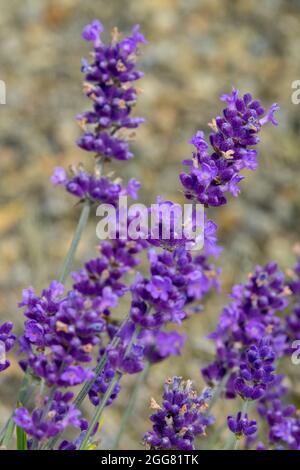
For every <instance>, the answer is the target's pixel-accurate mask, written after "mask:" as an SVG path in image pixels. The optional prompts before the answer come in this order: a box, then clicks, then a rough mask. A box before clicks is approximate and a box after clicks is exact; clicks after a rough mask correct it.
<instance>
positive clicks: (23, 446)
mask: <svg viewBox="0 0 300 470" xmlns="http://www.w3.org/2000/svg"><path fill="white" fill-rule="evenodd" d="M20 407H22V403H20V402H18V404H17V408H20ZM16 435H17V450H27V435H26V432H25V431H24V429H23V428H21V427H20V426H16Z"/></svg>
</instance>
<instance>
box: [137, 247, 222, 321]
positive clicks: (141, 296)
mask: <svg viewBox="0 0 300 470" xmlns="http://www.w3.org/2000/svg"><path fill="white" fill-rule="evenodd" d="M149 261H150V270H151V277H150V278H149V279H146V278H144V277H143V276H141V275H140V274H139V273H138V274H137V275H136V279H135V283H134V284H133V285H132V287H131V292H132V306H131V318H132V320H133V321H134V322H135V323H137V324H140V325H141V326H143V327H146V328H149V327H151V328H154V327H160V326H162V325H164V324H165V323H167V322H172V323H181V322H182V320H184V319H185V318H187V316H188V313H187V311H186V309H185V307H187V306H188V305H189V304H191V303H192V302H193V301H195V300H200V299H202V298H203V296H204V294H206V293H207V292H208V291H209V290H210V289H211V288H213V287H217V284H216V278H217V272H216V271H215V270H214V269H213V268H212V266H211V265H209V264H208V263H207V258H206V257H205V256H196V257H195V258H193V257H192V255H191V253H189V252H187V251H186V250H185V249H184V248H180V249H176V250H175V251H173V252H167V251H163V252H162V253H160V254H157V253H156V252H155V251H154V250H150V251H149Z"/></svg>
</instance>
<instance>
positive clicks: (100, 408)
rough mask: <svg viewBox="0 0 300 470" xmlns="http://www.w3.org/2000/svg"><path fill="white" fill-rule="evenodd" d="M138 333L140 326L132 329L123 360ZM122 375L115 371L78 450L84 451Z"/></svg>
mask: <svg viewBox="0 0 300 470" xmlns="http://www.w3.org/2000/svg"><path fill="white" fill-rule="evenodd" d="M140 331H141V326H140V325H139V326H137V327H136V328H135V329H134V331H133V333H132V336H131V339H130V341H129V343H128V345H127V347H126V351H125V354H124V358H126V357H127V355H128V354H129V353H130V351H131V348H132V346H133V343H134V341H135V339H136V338H137V336H138V335H139V332H140ZM122 375H123V374H122V372H120V371H117V372H116V374H115V376H114V378H113V379H112V381H111V383H110V385H109V387H108V389H107V390H106V393H105V394H104V396H103V398H102V400H101V402H100V403H99V405H98V407H97V409H96V413H95V414H94V416H93V417H92V420H91V422H90V425H89V428H88V430H87V432H86V434H85V436H84V438H83V440H82V443H81V445H80V447H79V450H84V449H85V448H86V445H87V443H88V440H89V437H90V435H91V433H92V432H93V430H94V428H95V426H96V424H97V423H98V422H99V419H100V418H101V416H102V413H103V410H104V408H105V406H106V404H107V402H108V400H109V398H110V396H111V393H112V391H113V389H114V387H115V385H116V384H117V383H118V381H119V380H120V379H121V377H122Z"/></svg>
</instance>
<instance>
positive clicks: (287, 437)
mask: <svg viewBox="0 0 300 470" xmlns="http://www.w3.org/2000/svg"><path fill="white" fill-rule="evenodd" d="M287 393H288V388H287V386H286V385H285V383H284V376H282V375H277V376H276V378H275V380H274V381H273V382H272V384H271V385H270V387H269V388H268V390H267V392H266V394H265V395H264V396H263V398H262V399H260V400H259V403H258V405H257V410H258V412H259V414H260V416H261V417H262V418H263V419H264V420H265V421H266V423H267V425H268V427H269V441H270V443H271V445H272V446H275V448H282V449H290V450H300V419H299V416H298V413H297V411H296V407H295V406H294V405H292V404H290V403H286V402H285V398H286V395H287Z"/></svg>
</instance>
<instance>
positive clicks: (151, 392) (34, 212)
mask: <svg viewBox="0 0 300 470" xmlns="http://www.w3.org/2000/svg"><path fill="white" fill-rule="evenodd" d="M0 11H1V15H0V43H1V48H0V79H1V80H4V81H5V83H6V86H7V104H6V105H1V106H0V113H1V120H0V135H1V140H0V145H1V146H0V155H1V156H0V263H1V269H0V318H1V322H2V321H4V320H8V319H12V320H13V321H15V322H16V324H17V328H21V325H22V313H21V312H20V311H18V309H17V302H18V300H19V299H20V296H21V291H22V289H23V288H24V287H26V286H28V285H33V286H34V287H35V288H36V289H37V290H40V289H41V288H42V287H43V286H45V285H46V284H47V283H48V282H49V281H50V280H51V279H53V278H55V276H56V275H57V272H58V270H59V266H60V264H61V262H62V260H63V257H64V255H65V253H66V251H67V249H68V246H69V243H70V239H71V236H72V231H73V229H74V226H75V223H76V220H77V218H78V213H79V208H78V207H76V206H74V200H73V199H72V198H71V196H68V195H67V194H64V191H63V190H61V189H56V188H53V187H52V186H51V184H50V182H49V177H50V175H51V172H52V169H53V167H54V166H55V165H64V166H67V165H68V164H70V163H73V162H79V161H83V162H84V161H86V159H88V156H86V155H84V152H82V151H80V150H79V149H78V148H77V147H76V146H75V145H74V141H75V139H76V138H77V137H78V135H79V128H78V126H77V124H76V122H75V120H74V116H75V115H76V114H77V113H78V112H81V111H82V110H83V109H86V107H87V106H88V103H87V102H86V99H85V97H84V96H83V94H82V89H81V83H82V76H81V73H80V59H81V57H83V56H87V55H88V45H87V44H86V43H84V42H83V41H82V40H81V31H82V28H83V26H84V25H85V24H86V23H87V22H89V21H90V20H92V19H93V18H95V17H97V18H99V19H100V20H101V21H102V22H103V23H104V24H105V25H106V29H107V31H108V33H107V34H109V31H110V29H111V28H112V27H113V26H115V25H117V26H118V27H119V29H120V30H121V31H123V32H128V31H129V30H130V29H131V27H132V25H133V24H135V23H139V24H140V25H141V29H142V31H143V33H144V34H145V36H146V37H147V39H148V45H147V46H146V47H144V53H143V57H142V59H141V67H142V68H143V70H144V71H145V73H146V75H145V78H144V79H143V80H142V81H141V82H140V86H141V88H142V89H143V93H142V94H141V96H140V100H139V103H138V107H137V113H138V115H141V116H145V117H146V124H145V125H143V126H142V128H141V129H140V130H139V131H138V134H137V138H136V141H135V143H134V151H135V154H136V157H135V159H134V160H133V161H130V162H127V163H121V162H119V163H117V164H116V165H114V169H115V170H116V173H117V174H120V175H121V176H122V177H123V178H124V180H125V181H126V180H128V178H129V177H136V178H138V179H139V180H140V181H141V182H142V184H143V190H142V193H141V200H142V201H143V202H147V203H150V202H154V199H155V196H156V195H157V194H161V195H163V196H165V197H166V198H172V199H173V200H181V199H182V194H181V192H180V184H179V181H178V173H179V171H180V169H181V164H180V162H181V160H182V159H183V158H186V157H187V156H189V155H190V153H191V147H190V145H189V144H188V143H187V142H188V140H189V138H190V137H191V135H192V134H193V133H194V132H195V131H196V130H197V129H203V130H205V131H206V132H208V131H209V129H208V126H207V123H208V122H209V121H211V119H212V117H214V116H216V115H217V114H219V113H220V111H221V109H222V103H220V102H219V100H218V97H219V95H220V94H222V93H224V92H229V91H230V89H231V87H232V85H234V86H235V87H237V88H239V89H240V90H241V91H242V92H248V91H249V92H251V93H252V94H253V95H254V96H255V97H258V98H259V99H261V100H262V101H263V104H264V105H266V106H268V105H270V104H271V103H272V102H274V101H275V102H278V103H279V105H280V107H281V111H280V114H279V121H280V125H279V127H278V128H273V127H272V126H267V127H266V128H264V130H263V132H262V133H261V137H262V142H261V144H260V146H259V162H260V165H259V169H258V171H257V172H255V173H254V174H250V173H248V174H247V179H246V180H245V181H244V182H243V183H242V184H241V186H242V193H241V196H240V197H239V198H238V199H233V198H231V200H230V204H228V205H227V206H226V207H225V208H219V209H216V210H214V212H213V218H214V219H215V220H216V222H217V223H218V225H219V227H220V232H219V234H220V241H221V243H222V245H223V246H224V251H223V254H222V256H221V258H220V260H219V263H220V265H222V269H223V274H222V287H223V290H222V294H221V295H219V296H211V297H210V298H209V299H207V301H206V304H205V309H204V312H203V313H202V314H201V315H199V316H197V317H195V318H193V319H192V320H191V321H190V322H189V323H187V324H186V326H185V330H186V331H187V334H188V335H189V341H188V343H187V345H186V347H185V350H184V357H183V358H175V359H171V360H169V361H167V362H166V363H164V364H161V365H158V366H157V367H156V368H155V369H153V370H152V371H151V373H150V375H149V377H148V379H147V382H146V384H145V385H144V386H143V387H142V388H141V391H140V396H139V399H138V400H137V403H136V408H135V412H134V415H133V417H132V419H131V420H130V423H129V425H128V429H127V432H126V434H125V435H124V437H123V440H122V444H121V447H122V448H124V449H132V448H133V449H134V448H137V447H138V446H139V445H140V442H141V439H142V436H143V433H144V432H145V430H146V429H147V427H148V426H149V423H148V422H147V415H148V414H149V408H148V403H149V399H150V397H151V396H154V397H156V398H157V399H159V397H160V395H161V391H162V384H163V381H164V379H165V377H166V376H167V375H170V374H172V375H174V374H179V375H183V376H184V377H185V378H188V377H190V378H192V379H193V380H194V381H195V383H196V385H197V386H198V387H200V386H202V381H201V378H200V374H199V369H200V367H201V366H202V365H203V364H205V363H206V362H207V361H208V360H209V358H210V354H211V345H210V344H209V343H208V342H207V341H206V340H204V339H203V337H204V336H205V334H206V333H207V332H208V331H210V330H211V329H212V328H213V327H214V326H215V325H216V322H217V318H218V315H219V312H220V308H221V304H222V302H224V301H225V300H226V298H227V295H228V293H229V291H230V288H231V286H232V284H233V283H234V282H237V281H238V282H240V281H241V280H242V279H245V278H246V276H247V273H248V272H249V271H250V270H252V269H253V267H254V265H255V264H256V263H264V262H265V261H268V260H270V259H276V260H278V262H279V264H280V265H281V267H282V268H283V269H286V268H287V267H289V266H291V265H292V264H293V259H294V254H293V245H294V244H295V242H297V241H298V240H299V239H300V222H299V216H300V185H299V181H300V158H299V147H300V135H299V130H300V105H298V106H297V105H295V104H292V102H291V93H292V89H291V84H292V82H293V81H294V80H297V79H300V65H299V53H300V1H299V0H247V1H244V0H234V1H233V0H139V1H136V0H110V1H108V0H84V1H83V0H81V1H79V0H43V1H41V0H22V1H21V0H10V1H9V2H7V1H6V0H0ZM211 215H212V214H211ZM95 226H96V220H95V217H92V218H91V220H90V224H89V227H88V229H87V231H86V232H85V235H84V238H83V240H82V242H81V244H80V247H79V251H78V253H77V256H76V266H75V267H78V266H80V263H82V262H83V261H84V260H85V259H87V258H88V257H89V256H94V255H95V246H96V243H97V239H96V235H95ZM12 360H13V359H12ZM294 369H295V367H294ZM293 374H297V371H295V370H293ZM298 374H299V372H298ZM20 378H21V374H20V372H19V368H18V365H17V363H15V362H14V361H13V363H12V367H11V368H10V369H8V370H7V371H6V372H5V373H4V374H1V378H0V390H1V392H0V393H1V401H0V416H1V421H2V420H4V419H5V418H6V417H7V416H8V413H9V409H10V407H11V406H12V404H13V400H14V396H15V391H16V388H17V386H18V384H19V382H20ZM133 380H134V379H133V378H129V379H127V380H126V383H125V387H124V389H123V392H122V394H121V395H120V397H119V399H118V401H117V403H116V404H115V405H114V407H113V408H112V409H111V410H108V411H107V413H106V416H105V421H104V424H103V436H104V437H103V445H104V447H105V446H109V443H110V442H111V439H112V438H113V436H114V434H115V433H116V430H117V429H118V423H119V420H120V416H121V414H122V412H123V410H124V407H125V406H126V403H127V402H128V397H129V394H130V393H131V389H132V385H133ZM299 392H300V386H299V385H298V386H297V382H295V386H294V393H295V394H296V395H298V394H299ZM227 406H230V405H227ZM220 415H221V416H223V415H224V410H221V411H220Z"/></svg>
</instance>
